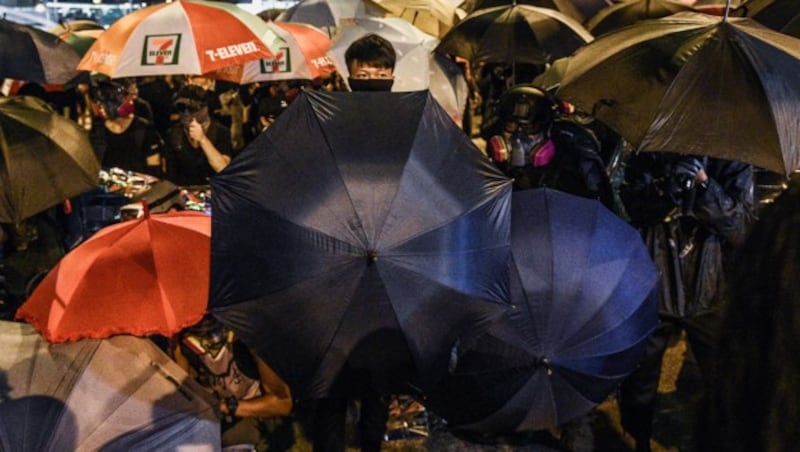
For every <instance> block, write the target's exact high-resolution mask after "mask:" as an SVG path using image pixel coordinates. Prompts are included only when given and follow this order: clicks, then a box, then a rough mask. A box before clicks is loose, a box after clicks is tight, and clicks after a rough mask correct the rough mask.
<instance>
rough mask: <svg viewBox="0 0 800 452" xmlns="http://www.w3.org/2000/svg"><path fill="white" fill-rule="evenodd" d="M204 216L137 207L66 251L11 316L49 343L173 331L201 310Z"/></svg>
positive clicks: (207, 227)
mask: <svg viewBox="0 0 800 452" xmlns="http://www.w3.org/2000/svg"><path fill="white" fill-rule="evenodd" d="M210 254H211V218H210V217H209V216H207V215H205V214H203V213H199V212H171V213H166V214H159V215H152V216H151V215H149V214H147V213H145V215H144V216H143V217H142V218H139V219H136V220H131V221H126V222H124V223H120V224H115V225H112V226H109V227H107V228H104V229H101V230H100V231H99V232H97V233H96V234H95V235H93V236H92V237H91V238H90V239H89V240H87V241H86V242H84V243H83V244H82V245H80V246H78V247H77V248H75V249H73V250H72V251H71V252H70V253H69V254H67V255H66V256H64V258H63V259H62V260H61V261H60V262H59V263H58V265H56V266H55V267H54V268H53V269H52V270H51V271H50V273H48V275H47V276H46V277H45V279H44V280H43V281H42V282H41V284H39V286H38V287H37V288H36V290H35V291H34V292H33V294H32V295H31V297H30V298H29V299H28V300H27V301H26V302H25V303H24V304H23V305H22V306H21V307H20V309H19V311H18V312H17V317H18V318H19V319H23V320H26V321H28V322H29V323H30V324H32V325H33V326H34V327H35V328H36V329H37V330H39V332H40V333H41V334H42V335H43V336H44V337H45V338H46V339H47V340H48V341H50V342H64V341H70V340H78V339H83V338H104V337H109V336H111V335H114V334H134V335H140V336H143V335H149V334H163V335H166V336H170V335H173V334H175V333H177V332H178V331H180V330H181V329H182V328H184V327H187V326H189V325H193V324H195V323H197V322H198V321H199V320H200V319H201V318H202V316H203V314H204V313H205V312H206V304H207V300H208V280H209V268H210Z"/></svg>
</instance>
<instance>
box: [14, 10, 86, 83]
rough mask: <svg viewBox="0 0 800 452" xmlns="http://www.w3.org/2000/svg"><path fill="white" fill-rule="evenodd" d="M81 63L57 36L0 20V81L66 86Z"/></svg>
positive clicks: (75, 54) (78, 57) (77, 56)
mask: <svg viewBox="0 0 800 452" xmlns="http://www.w3.org/2000/svg"><path fill="white" fill-rule="evenodd" d="M80 59H81V57H80V55H78V54H77V52H75V50H73V49H72V47H71V46H70V45H69V44H67V43H66V42H64V41H63V40H61V38H59V37H58V36H56V35H54V34H52V33H47V32H46V31H42V30H39V29H36V28H34V27H32V26H30V25H22V24H18V23H15V22H11V21H8V20H5V19H0V78H13V79H17V80H26V81H30V82H36V83H40V84H46V83H55V84H60V83H66V82H68V81H69V80H71V79H72V78H74V77H75V76H76V75H78V70H77V69H76V67H77V66H78V62H79V61H80Z"/></svg>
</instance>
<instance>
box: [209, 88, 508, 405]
mask: <svg viewBox="0 0 800 452" xmlns="http://www.w3.org/2000/svg"><path fill="white" fill-rule="evenodd" d="M212 191H213V193H214V197H213V211H214V216H213V219H212V231H213V234H212V244H211V258H212V260H211V297H210V301H209V310H210V311H211V312H212V313H213V314H214V315H215V316H216V317H218V318H219V319H220V320H221V321H222V322H223V323H225V324H228V325H229V326H230V327H232V328H233V329H234V331H236V333H237V334H238V335H239V337H241V338H242V340H243V341H244V342H245V344H247V345H248V347H250V348H251V349H253V350H254V351H255V352H256V353H258V354H259V355H260V356H261V357H262V358H264V360H265V361H266V362H268V363H269V364H270V366H271V367H272V368H273V369H275V371H276V372H277V373H278V374H279V375H280V376H281V377H282V378H283V379H284V380H285V381H286V382H287V383H288V384H289V385H290V386H291V388H292V394H298V396H299V397H300V398H314V397H320V396H324V395H325V394H327V393H328V391H329V389H330V387H331V384H332V382H333V380H335V378H336V376H337V375H338V374H339V372H340V370H341V369H342V367H343V365H344V364H345V361H346V360H347V359H348V358H349V356H350V355H351V351H352V350H353V349H355V348H356V347H360V346H364V347H367V348H369V347H368V344H369V341H370V339H369V338H371V337H377V336H381V335H382V334H383V333H384V332H400V333H402V336H403V338H404V340H405V342H406V343H407V346H408V350H409V351H410V354H411V356H412V358H413V361H414V366H415V367H416V371H417V372H418V374H419V376H420V380H424V381H431V380H432V379H435V378H436V375H439V374H442V373H444V372H445V370H446V367H447V361H448V359H449V358H448V356H449V352H450V349H451V347H452V345H453V343H455V342H456V341H457V340H459V338H462V337H463V338H464V339H463V340H468V339H469V338H471V337H472V336H474V335H477V334H479V333H480V332H481V331H483V330H485V328H486V327H488V325H489V323H490V321H491V319H494V318H496V317H497V316H499V315H500V314H501V313H502V312H503V311H504V310H505V309H506V306H507V304H506V303H507V299H508V298H507V297H508V295H507V294H508V291H507V281H508V278H507V271H508V269H507V267H506V265H505V262H506V260H507V257H508V252H509V249H508V234H509V229H508V228H509V226H508V225H509V223H508V222H509V217H508V208H509V206H508V203H509V198H510V185H509V181H508V180H507V179H506V178H504V177H503V176H502V175H501V174H500V173H499V172H498V171H497V170H496V169H495V168H494V167H493V166H492V165H491V163H489V161H488V160H486V158H485V156H483V155H482V154H481V152H480V151H479V150H478V149H477V148H476V147H475V146H474V145H473V144H472V142H471V141H470V139H469V138H468V137H467V136H466V135H464V133H463V132H462V131H461V130H460V129H458V127H457V126H456V125H455V124H454V123H453V122H452V120H450V118H449V117H448V116H447V114H446V113H445V112H444V111H443V110H442V109H441V107H440V106H439V105H438V104H437V103H436V102H435V101H434V100H433V99H432V98H431V97H430V95H429V94H428V93H427V92H426V91H418V92H412V93H390V92H356V93H330V94H328V93H319V92H307V93H305V94H303V95H301V97H299V98H298V99H297V100H295V101H294V102H293V103H292V104H291V106H290V107H289V108H288V109H287V110H286V111H285V112H283V113H282V114H281V116H280V117H279V118H278V121H277V123H276V124H275V126H274V127H270V128H269V129H267V131H266V132H264V133H263V134H261V135H260V136H259V137H258V138H256V140H255V141H253V143H252V144H250V145H249V146H248V147H247V148H245V149H244V150H243V151H242V153H241V154H240V155H239V156H238V157H237V158H236V159H234V161H233V162H231V164H230V165H229V166H228V167H226V168H225V169H224V170H223V171H222V172H220V173H219V174H218V175H217V176H216V177H215V178H214V179H212ZM389 358H391V357H387V356H383V355H382V354H378V355H375V356H369V357H367V359H366V360H365V361H367V364H365V365H364V366H365V368H369V369H375V370H376V371H378V372H379V371H382V369H381V366H383V363H382V361H385V360H387V359H389ZM369 361H372V362H369Z"/></svg>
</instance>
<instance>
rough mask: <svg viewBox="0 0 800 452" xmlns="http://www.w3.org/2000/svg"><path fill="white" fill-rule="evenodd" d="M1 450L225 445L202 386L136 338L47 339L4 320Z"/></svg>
mask: <svg viewBox="0 0 800 452" xmlns="http://www.w3.org/2000/svg"><path fill="white" fill-rule="evenodd" d="M0 349H2V350H3V352H2V354H0V450H8V451H13V450H22V451H28V450H31V451H34V450H35V451H62V450H75V451H82V450H92V451H96V450H108V451H111V450H120V451H122V450H124V451H132V450H143V451H144V450H176V449H178V448H179V447H192V448H193V450H204V451H213V450H219V449H220V431H219V421H218V420H217V418H216V416H215V415H214V413H213V409H212V406H211V403H210V401H209V400H207V399H206V397H207V396H205V395H204V394H203V392H202V389H201V388H200V387H199V386H198V385H197V383H195V382H194V380H191V379H190V378H189V377H188V376H187V375H186V373H185V372H184V371H183V370H182V369H181V368H180V367H178V365H177V364H175V363H174V362H173V361H171V360H170V359H169V357H167V355H165V354H164V353H163V352H162V351H161V350H160V349H158V347H156V346H155V344H154V343H153V342H151V341H150V340H148V339H142V338H136V337H133V336H122V335H121V336H114V337H112V338H110V339H103V340H84V341H79V342H72V343H65V344H48V343H47V342H45V340H44V339H42V337H41V336H39V334H38V333H37V332H36V331H35V330H34V329H33V328H32V327H31V326H30V325H27V324H24V323H15V322H0Z"/></svg>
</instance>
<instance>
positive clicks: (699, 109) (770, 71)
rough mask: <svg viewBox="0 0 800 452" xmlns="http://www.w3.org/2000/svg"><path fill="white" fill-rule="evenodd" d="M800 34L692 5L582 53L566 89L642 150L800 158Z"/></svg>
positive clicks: (773, 160) (776, 166)
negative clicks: (693, 9) (691, 8)
mask: <svg viewBox="0 0 800 452" xmlns="http://www.w3.org/2000/svg"><path fill="white" fill-rule="evenodd" d="M798 73H800V39H797V38H793V37H791V36H787V35H785V34H781V33H778V32H776V31H773V30H770V29H768V28H766V27H763V26H761V25H759V24H758V23H756V22H755V21H753V20H752V19H749V18H732V17H729V18H724V17H717V16H712V15H707V14H701V13H692V12H684V13H678V14H674V15H672V16H669V17H666V18H662V19H654V20H646V21H640V22H638V23H637V24H634V25H631V26H629V27H626V28H624V29H620V30H618V31H616V32H612V33H609V34H607V35H603V36H601V37H599V38H597V39H596V40H595V41H593V42H592V43H590V44H588V45H586V46H585V47H583V48H582V49H580V50H579V51H577V52H575V54H574V55H573V56H572V58H571V59H570V61H569V64H568V66H567V70H566V73H565V74H564V77H563V79H562V80H561V86H560V88H559V90H558V92H557V95H558V96H559V97H561V98H563V99H564V100H567V101H569V102H572V103H573V104H575V105H577V106H578V107H579V108H580V109H582V110H583V111H587V112H592V113H593V114H594V116H595V117H596V118H597V119H599V120H601V121H603V122H604V123H606V124H607V125H608V126H610V127H611V128H612V129H614V130H615V131H617V132H618V133H619V134H620V135H621V136H623V137H624V138H625V139H627V140H628V141H629V142H630V143H632V144H633V145H634V146H636V147H637V148H639V150H641V151H660V152H678V153H683V154H693V155H706V156H709V157H716V158H722V159H727V160H735V161H742V162H748V163H751V164H753V165H756V166H759V167H762V168H765V169H770V170H772V171H775V172H778V173H784V174H788V173H789V172H791V171H792V170H794V169H796V168H797V167H798V165H800V122H798V121H797V118H798V117H799V116H800V78H798V77H797V74H798Z"/></svg>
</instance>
